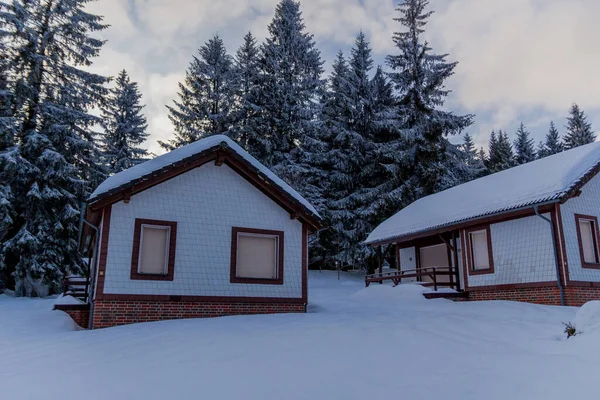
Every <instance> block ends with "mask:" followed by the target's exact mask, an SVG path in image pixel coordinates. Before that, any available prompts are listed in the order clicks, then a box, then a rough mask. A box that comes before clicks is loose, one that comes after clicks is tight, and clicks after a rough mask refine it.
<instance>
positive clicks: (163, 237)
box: [130, 219, 177, 281]
mask: <svg viewBox="0 0 600 400" xmlns="http://www.w3.org/2000/svg"><path fill="white" fill-rule="evenodd" d="M176 234H177V222H171V221H158V220H148V219H136V220H135V228H134V235H133V254H132V257H131V275H130V278H131V279H140V280H166V281H172V280H173V273H174V267H175V243H176Z"/></svg>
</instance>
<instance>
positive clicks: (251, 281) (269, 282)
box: [229, 276, 283, 285]
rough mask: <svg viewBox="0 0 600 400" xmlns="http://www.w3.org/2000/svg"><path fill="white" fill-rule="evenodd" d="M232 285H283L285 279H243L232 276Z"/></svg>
mask: <svg viewBox="0 0 600 400" xmlns="http://www.w3.org/2000/svg"><path fill="white" fill-rule="evenodd" d="M229 282H230V283H246V284H254V285H283V278H276V279H266V278H241V277H237V276H232V277H231V279H230V280H229Z"/></svg>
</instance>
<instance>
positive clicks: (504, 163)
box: [486, 130, 515, 174]
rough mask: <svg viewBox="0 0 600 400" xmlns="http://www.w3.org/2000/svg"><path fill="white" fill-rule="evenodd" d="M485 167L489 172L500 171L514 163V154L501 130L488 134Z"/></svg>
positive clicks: (506, 136) (508, 140)
mask: <svg viewBox="0 0 600 400" xmlns="http://www.w3.org/2000/svg"><path fill="white" fill-rule="evenodd" d="M488 153H489V155H488V159H487V165H486V167H487V169H488V171H489V172H490V173H492V174H493V173H494V172H500V171H503V170H505V169H508V168H511V167H513V166H514V165H515V156H514V152H513V148H512V144H511V143H510V139H509V138H508V135H507V134H506V133H504V132H502V131H501V130H500V131H498V135H496V134H495V133H494V132H492V133H491V135H490V144H489V152H488Z"/></svg>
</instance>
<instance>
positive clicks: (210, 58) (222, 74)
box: [159, 36, 236, 150]
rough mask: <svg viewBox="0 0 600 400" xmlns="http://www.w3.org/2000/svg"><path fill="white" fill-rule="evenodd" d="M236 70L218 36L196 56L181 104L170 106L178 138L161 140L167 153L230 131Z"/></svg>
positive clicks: (183, 86) (181, 87)
mask: <svg viewBox="0 0 600 400" xmlns="http://www.w3.org/2000/svg"><path fill="white" fill-rule="evenodd" d="M235 86H236V78H235V69H234V65H233V58H232V57H231V56H230V55H229V54H228V53H227V50H226V49H225V45H224V43H223V40H222V39H221V38H220V37H219V36H215V37H213V38H212V39H210V40H209V41H208V42H206V43H205V44H204V45H203V46H202V47H201V48H200V49H199V50H198V57H194V58H193V60H192V62H191V63H190V66H189V67H188V70H187V72H186V77H185V81H184V82H183V83H180V84H179V101H175V102H174V103H175V105H174V106H172V107H171V106H167V108H168V110H169V119H170V120H171V122H172V123H173V125H174V127H175V137H174V138H173V139H171V140H169V141H168V142H162V141H159V144H160V145H161V146H162V147H163V148H164V149H166V150H173V149H174V148H177V147H181V146H185V145H186V144H189V143H192V142H195V141H196V140H199V139H202V138H204V137H207V136H211V135H216V134H223V133H226V132H228V130H229V128H230V127H231V123H232V118H233V116H232V112H233V107H234V101H235Z"/></svg>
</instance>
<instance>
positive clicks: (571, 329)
mask: <svg viewBox="0 0 600 400" xmlns="http://www.w3.org/2000/svg"><path fill="white" fill-rule="evenodd" d="M563 325H564V326H565V333H566V334H567V339H568V338H570V337H571V336H576V335H577V334H578V333H580V332H577V329H576V328H575V325H573V324H572V323H570V322H567V323H566V324H565V323H564V322H563Z"/></svg>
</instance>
